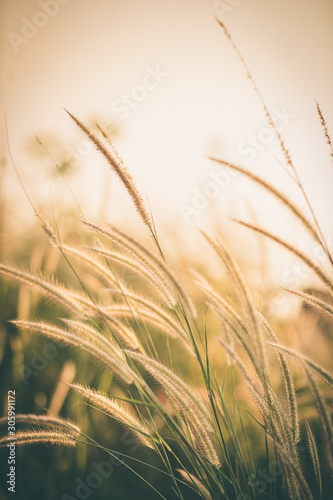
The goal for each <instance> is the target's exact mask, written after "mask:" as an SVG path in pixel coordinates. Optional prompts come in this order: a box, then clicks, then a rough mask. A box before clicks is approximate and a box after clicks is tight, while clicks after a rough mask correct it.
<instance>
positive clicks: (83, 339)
mask: <svg viewBox="0 0 333 500" xmlns="http://www.w3.org/2000/svg"><path fill="white" fill-rule="evenodd" d="M12 323H13V324H14V325H16V326H17V327H19V328H24V329H26V330H29V331H31V332H36V333H40V334H42V335H45V336H46V337H48V338H51V339H52V340H55V341H58V342H64V343H65V344H68V345H72V346H74V347H77V348H79V349H81V350H82V351H85V352H87V353H88V354H90V356H92V357H93V358H95V359H96V360H97V361H99V362H100V363H102V364H103V365H104V366H106V367H107V368H109V369H110V370H111V371H113V372H114V373H115V375H117V376H118V377H119V378H120V379H121V380H122V381H123V382H125V383H126V384H131V383H132V382H133V380H134V373H133V372H132V370H131V369H130V367H129V366H128V365H127V363H126V360H125V358H124V356H123V354H122V352H121V350H120V349H119V348H118V347H117V346H115V345H113V344H112V343H111V342H110V341H108V340H107V339H106V338H105V339H103V338H102V336H101V335H100V334H99V333H98V332H96V331H94V330H93V329H92V328H89V327H86V326H85V325H83V324H82V323H76V322H68V324H69V325H71V328H72V332H70V331H68V330H65V329H63V328H58V327H56V326H54V325H50V324H47V323H43V322H32V321H20V320H16V321H12Z"/></svg>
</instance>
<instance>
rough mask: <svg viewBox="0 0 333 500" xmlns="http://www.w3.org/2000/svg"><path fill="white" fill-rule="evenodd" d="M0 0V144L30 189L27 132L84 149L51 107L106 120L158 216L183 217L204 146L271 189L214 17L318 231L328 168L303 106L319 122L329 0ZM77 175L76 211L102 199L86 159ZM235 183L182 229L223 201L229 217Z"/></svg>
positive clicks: (207, 177) (249, 99) (326, 83)
mask: <svg viewBox="0 0 333 500" xmlns="http://www.w3.org/2000/svg"><path fill="white" fill-rule="evenodd" d="M0 1H1V29H2V40H1V44H2V59H1V66H2V68H1V100H2V108H3V110H4V111H5V112H6V114H7V117H8V124H9V133H10V141H11V144H12V149H13V152H14V154H15V157H16V158H17V159H18V162H19V167H20V170H21V172H22V175H23V177H24V179H25V180H26V182H29V181H33V184H32V185H31V188H30V189H31V192H32V193H33V195H34V196H37V195H38V191H40V190H41V185H40V184H38V178H36V177H38V176H36V171H35V170H34V169H35V168H37V167H35V166H34V165H35V164H34V163H33V162H31V160H30V157H27V156H26V152H25V144H26V142H27V139H28V138H29V137H31V136H32V135H33V134H34V133H38V134H42V133H43V132H49V133H51V132H53V131H54V132H56V133H57V134H58V136H59V138H60V139H62V140H63V141H64V143H65V144H68V146H71V147H74V148H76V149H80V148H81V149H82V151H85V149H84V148H85V147H86V145H85V144H81V143H80V140H81V139H82V136H81V135H80V134H79V133H78V132H77V130H76V128H75V126H74V124H73V123H71V121H70V120H69V118H68V117H67V116H66V114H65V112H64V111H63V107H66V108H67V109H69V110H71V111H72V112H73V113H74V114H76V115H77V116H78V117H80V118H81V119H82V120H83V121H84V120H89V119H91V117H94V116H98V117H100V118H101V119H104V120H105V121H107V122H110V121H112V120H116V121H117V123H118V124H119V126H120V131H121V133H120V134H119V136H118V137H117V138H116V144H117V146H118V148H119V149H120V151H121V154H122V156H123V157H124V158H125V159H126V162H127V164H128V166H129V168H130V170H131V172H132V173H133V175H134V177H135V178H136V179H137V181H138V184H139V186H140V188H141V189H142V190H143V191H144V192H146V193H147V194H148V195H149V199H150V202H151V204H152V207H153V209H154V210H155V213H157V218H158V215H159V214H160V215H161V217H162V214H166V215H172V216H174V215H177V216H178V217H179V216H180V217H181V220H182V221H183V222H184V217H182V213H184V210H185V212H186V211H187V209H188V207H194V205H195V204H196V203H199V202H198V200H197V199H196V196H197V193H198V192H199V193H203V189H204V186H207V183H209V182H211V181H212V175H213V173H214V172H215V174H216V167H213V165H212V164H211V163H210V162H209V161H208V160H206V159H204V154H210V153H214V154H220V155H221V156H224V157H226V158H228V159H230V160H233V161H238V162H242V163H243V164H244V165H245V166H246V167H248V168H251V169H252V168H253V169H255V168H259V169H261V171H263V169H265V171H266V172H267V173H268V176H269V177H271V178H273V179H274V181H276V182H277V183H280V185H282V186H284V182H285V179H284V177H283V176H281V177H280V172H281V170H280V169H279V167H278V164H277V163H275V162H274V160H273V159H272V156H271V155H270V154H269V153H268V152H267V149H264V150H261V149H263V148H262V143H261V142H260V141H259V143H258V142H256V143H255V144H257V145H258V144H259V146H253V145H252V146H250V145H249V144H248V141H249V138H252V139H250V140H253V138H254V140H257V141H258V137H259V138H261V139H262V140H263V141H266V142H267V145H266V146H267V147H268V148H269V149H271V150H274V151H277V149H276V145H275V142H274V140H273V138H272V137H270V135H269V132H268V131H267V129H266V127H267V124H266V121H265V116H264V114H263V112H262V109H261V107H260V105H259V103H258V99H257V97H256V95H255V94H254V92H253V91H252V89H251V85H250V83H249V81H248V80H247V79H246V78H245V74H244V71H243V68H242V67H241V65H240V62H239V60H238V59H237V56H236V54H235V52H234V51H233V50H232V48H231V46H230V43H228V41H227V40H226V38H225V36H224V34H223V32H222V30H221V29H220V27H219V26H218V25H217V23H216V21H215V19H214V16H215V15H220V16H221V17H222V18H223V21H224V22H225V23H226V25H227V27H228V29H229V31H230V32H231V33H232V36H233V38H234V40H235V42H236V43H237V45H238V46H239V48H240V50H241V52H242V53H243V55H244V57H245V59H246V61H247V63H248V65H249V67H250V68H251V71H252V73H253V75H254V76H255V78H256V80H257V83H258V86H259V87H260V89H261V91H262V94H263V95H264V96H265V99H266V101H267V102H268V104H269V106H270V109H271V110H273V115H274V116H276V118H277V123H278V124H279V125H281V129H282V132H283V135H284V137H285V139H286V143H287V144H288V145H289V147H290V149H291V151H292V155H293V157H294V158H295V161H296V163H297V165H298V168H299V171H300V174H301V175H302V177H303V178H304V182H305V183H306V186H307V187H308V189H309V190H310V195H311V196H312V198H313V202H314V204H315V206H316V209H317V210H318V213H319V214H320V217H321V220H322V224H323V225H324V226H325V228H326V229H327V230H328V229H329V227H330V226H331V219H330V220H329V219H328V218H327V217H326V218H325V216H324V215H323V214H324V209H323V208H321V203H322V200H323V199H324V198H325V196H326V197H327V196H329V190H328V189H329V187H331V186H332V185H333V168H332V164H331V163H330V161H329V155H328V152H327V149H326V144H325V142H324V140H323V139H322V135H321V130H320V127H319V126H318V120H317V117H316V112H315V104H314V100H315V99H317V100H318V101H319V102H320V103H321V106H322V108H323V110H324V111H325V114H326V117H327V120H328V123H329V125H330V126H331V129H332V128H333V96H332V89H333V57H332V52H333V51H332V49H333V2H332V1H331V0H243V1H242V0H225V1H222V0H216V1H215V2H213V1H211V0H109V1H106V0H94V1H89V0H15V1H14V0H0ZM31 23H32V24H31ZM36 25H38V26H37V27H36ZM281 115H282V118H281ZM1 120H2V121H1V131H2V132H3V130H4V129H3V118H1ZM2 136H3V134H2ZM261 139H260V140H261ZM2 144H3V145H4V140H3V137H2ZM256 148H257V149H260V151H257V150H256ZM84 154H85V153H84ZM80 169H81V170H80V176H79V177H80V181H78V184H77V187H76V189H77V191H76V192H77V194H78V196H79V197H80V198H81V201H82V203H83V204H84V206H85V207H88V206H89V205H94V204H96V200H97V201H98V200H99V199H100V198H101V194H100V193H101V192H102V191H103V189H104V188H105V183H106V182H107V179H109V177H108V173H107V169H105V167H103V166H102V167H100V166H99V164H97V163H96V157H95V155H94V154H91V155H87V156H85V157H84V158H83V160H82V162H81V164H80ZM12 182H14V181H12ZM73 182H74V181H73ZM213 182H214V181H213ZM211 188H212V189H213V190H214V187H212V186H211ZM42 189H45V186H44V187H43V188H42ZM207 189H208V191H207V192H209V188H207ZM242 190H243V191H242ZM244 190H246V191H247V188H246V187H245V188H244V187H242V184H241V183H240V181H239V180H237V179H233V180H232V181H231V182H230V185H229V186H228V187H227V188H226V189H220V191H219V192H218V195H217V197H216V198H215V201H209V203H208V205H207V209H204V210H202V211H200V213H199V215H193V216H192V215H191V217H190V218H189V220H190V224H197V223H201V222H202V220H203V219H204V217H205V216H208V215H209V214H210V209H211V208H212V207H213V206H214V207H215V208H217V209H218V207H220V209H221V210H223V209H224V207H225V205H226V200H227V201H228V203H229V202H230V200H232V203H233V206H235V205H236V207H235V210H236V212H237V211H238V212H239V211H241V210H242V209H241V208H240V207H239V206H237V200H236V199H235V198H236V197H237V196H238V195H239V196H243V194H244ZM50 193H51V194H50ZM47 196H51V197H52V192H51V191H50V192H49V191H48V192H47ZM249 198H251V196H250V195H249ZM331 198H332V197H331ZM239 205H240V206H241V205H242V204H241V202H240V203H239ZM184 206H185V207H187V208H184ZM195 206H197V205H195ZM228 206H229V205H228ZM332 208H333V203H331V207H330V209H331V211H332ZM228 210H229V208H228ZM325 210H326V212H327V209H325ZM186 213H188V212H186ZM215 213H216V211H215ZM185 218H186V217H185ZM331 233H332V236H333V231H331Z"/></svg>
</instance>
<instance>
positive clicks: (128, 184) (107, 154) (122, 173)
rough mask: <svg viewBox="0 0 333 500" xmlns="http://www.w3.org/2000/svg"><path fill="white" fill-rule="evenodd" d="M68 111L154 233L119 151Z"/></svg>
mask: <svg viewBox="0 0 333 500" xmlns="http://www.w3.org/2000/svg"><path fill="white" fill-rule="evenodd" d="M66 112H67V113H68V114H69V116H70V117H71V118H72V120H74V122H75V123H76V124H77V126H78V127H79V128H80V129H81V130H82V131H83V132H84V133H85V134H86V136H87V137H88V139H89V140H90V141H91V142H92V143H93V144H94V145H95V146H96V148H97V149H98V151H99V152H100V153H101V154H102V155H103V156H104V158H106V160H107V162H108V163H109V165H110V167H111V169H112V170H113V172H115V174H116V175H117V177H118V178H119V179H120V181H121V182H122V184H123V185H124V187H125V189H126V190H127V192H128V194H129V195H130V197H131V198H132V201H133V203H134V206H135V208H136V210H137V212H138V214H139V215H140V217H141V219H142V220H143V222H144V224H145V225H146V226H148V227H149V229H150V231H151V232H152V233H153V232H154V231H153V226H152V222H151V218H150V215H149V213H148V210H147V209H146V207H145V205H144V203H143V199H142V198H141V195H140V194H139V192H138V190H137V188H136V186H135V184H134V182H133V179H132V176H131V175H130V174H129V172H128V171H127V169H126V167H125V166H124V164H123V161H122V160H121V158H120V157H119V155H118V153H117V152H116V151H115V150H114V148H113V147H112V146H110V148H111V151H109V149H108V148H107V147H106V146H105V145H104V144H103V143H102V142H101V141H100V140H99V139H98V138H97V137H96V135H95V134H94V133H93V132H91V131H90V130H89V129H88V128H87V127H86V126H85V125H84V124H83V123H82V122H81V121H80V120H78V119H77V118H76V117H75V116H74V115H73V114H72V113H70V112H69V111H67V110H66Z"/></svg>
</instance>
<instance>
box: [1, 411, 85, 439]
mask: <svg viewBox="0 0 333 500" xmlns="http://www.w3.org/2000/svg"><path fill="white" fill-rule="evenodd" d="M15 422H16V423H17V424H25V425H36V426H40V427H51V428H52V429H54V430H62V431H64V432H65V433H69V434H72V435H73V436H78V435H79V434H80V433H81V429H80V428H79V427H78V426H77V425H75V424H74V423H73V422H71V421H69V420H65V419H63V418H59V417H52V416H51V415H35V414H32V413H25V414H22V413H17V414H16V415H15ZM0 425H8V418H7V417H2V418H0Z"/></svg>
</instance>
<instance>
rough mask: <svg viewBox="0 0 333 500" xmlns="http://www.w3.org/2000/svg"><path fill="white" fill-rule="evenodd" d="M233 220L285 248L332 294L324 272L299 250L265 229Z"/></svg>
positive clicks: (330, 281)
mask: <svg viewBox="0 0 333 500" xmlns="http://www.w3.org/2000/svg"><path fill="white" fill-rule="evenodd" d="M234 220H235V222H237V223H238V224H240V225H241V226H244V227H247V228H249V229H251V230H252V231H255V232H257V233H259V234H262V235H263V236H266V237H267V238H269V239H271V240H272V241H275V242H276V243H278V244H279V245H281V246H283V247H284V248H286V249H287V250H289V252H291V253H293V254H294V255H295V256H296V257H298V258H299V259H300V260H302V261H303V262H304V263H305V264H306V265H307V266H308V267H309V268H310V269H311V270H312V271H313V272H314V273H315V274H316V275H317V276H318V278H319V279H320V280H321V281H322V282H323V283H324V284H325V285H326V286H327V287H328V288H329V290H330V293H331V294H332V292H333V282H332V280H331V279H330V278H329V276H328V275H327V274H326V273H325V272H324V271H322V270H321V269H320V267H319V266H317V264H315V262H314V261H313V260H312V259H310V258H309V257H307V255H305V254H304V253H303V252H302V251H301V250H299V249H298V248H296V247H294V246H293V245H291V244H290V243H287V242H286V241H285V240H283V239H282V238H279V236H276V235H275V234H272V233H270V232H269V231H266V229H262V228H260V227H257V226H253V225H252V224H249V223H247V222H243V221H240V220H237V219H234Z"/></svg>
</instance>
